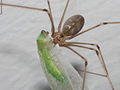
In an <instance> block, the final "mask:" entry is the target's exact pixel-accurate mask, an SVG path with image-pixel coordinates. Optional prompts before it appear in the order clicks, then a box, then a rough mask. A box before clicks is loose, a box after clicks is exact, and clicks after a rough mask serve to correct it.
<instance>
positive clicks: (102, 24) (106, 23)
mask: <svg viewBox="0 0 120 90" xmlns="http://www.w3.org/2000/svg"><path fill="white" fill-rule="evenodd" d="M109 24H120V22H102V23H100V24H97V25H95V26H93V27H90V28H88V29H86V30H83V31H82V32H80V33H78V34H76V35H74V36H71V37H70V38H69V39H72V38H74V37H76V36H79V35H81V34H83V33H86V32H88V31H91V30H94V29H95V28H97V27H100V26H104V25H109Z"/></svg>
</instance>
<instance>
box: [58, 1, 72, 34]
mask: <svg viewBox="0 0 120 90" xmlns="http://www.w3.org/2000/svg"><path fill="white" fill-rule="evenodd" d="M69 1H70V0H67V3H66V5H65V9H64V12H63V15H62V17H61V20H60V23H59V25H58V32H60V30H61V25H62V22H63V19H64V16H65V13H66V10H67V7H68V4H69Z"/></svg>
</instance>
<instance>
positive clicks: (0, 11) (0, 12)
mask: <svg viewBox="0 0 120 90" xmlns="http://www.w3.org/2000/svg"><path fill="white" fill-rule="evenodd" d="M2 2H3V1H2V0H1V1H0V3H1V4H0V14H2Z"/></svg>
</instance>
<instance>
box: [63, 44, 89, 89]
mask: <svg viewBox="0 0 120 90" xmlns="http://www.w3.org/2000/svg"><path fill="white" fill-rule="evenodd" d="M62 47H66V48H68V49H69V50H71V51H72V52H74V53H75V54H77V55H78V56H79V57H81V58H82V59H83V60H84V62H85V68H84V70H83V71H84V77H83V84H82V90H84V88H85V81H86V73H87V72H86V71H87V65H88V62H87V59H86V58H85V57H83V56H82V55H81V54H80V53H78V52H77V51H75V50H74V49H73V48H71V47H69V46H62Z"/></svg>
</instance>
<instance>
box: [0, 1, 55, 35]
mask: <svg viewBox="0 0 120 90" xmlns="http://www.w3.org/2000/svg"><path fill="white" fill-rule="evenodd" d="M1 1H2V0H1ZM0 5H1V7H2V6H10V7H17V8H24V9H31V10H37V11H43V12H46V13H47V14H48V16H49V19H50V22H51V25H52V29H51V32H52V36H53V34H54V32H55V29H54V22H53V18H52V13H51V8H50V3H49V0H48V6H49V10H47V9H42V8H35V7H28V6H21V5H14V4H7V3H2V2H1V3H0ZM1 14H2V8H1Z"/></svg>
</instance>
